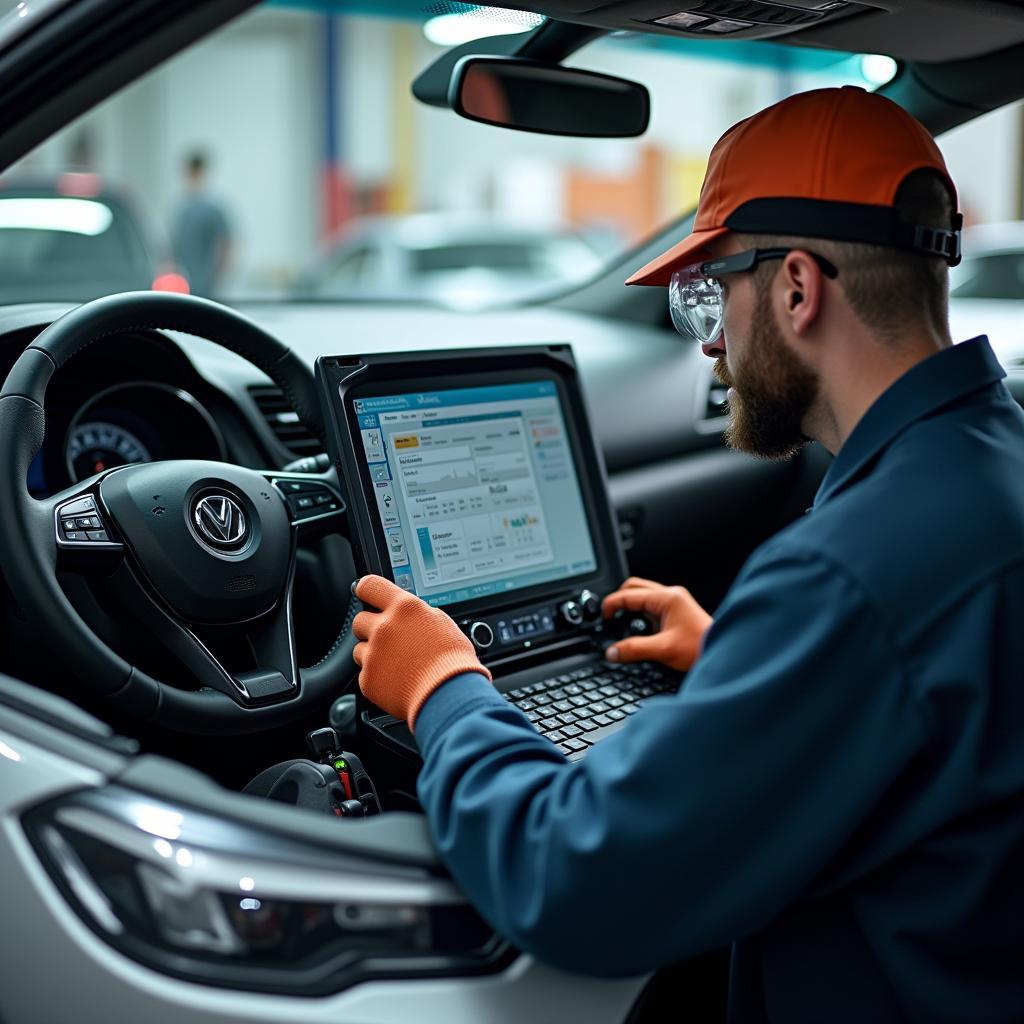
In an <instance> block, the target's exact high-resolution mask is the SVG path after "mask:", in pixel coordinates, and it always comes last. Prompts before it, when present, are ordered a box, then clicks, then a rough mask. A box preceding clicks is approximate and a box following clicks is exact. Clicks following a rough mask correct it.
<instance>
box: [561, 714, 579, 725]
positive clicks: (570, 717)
mask: <svg viewBox="0 0 1024 1024" xmlns="http://www.w3.org/2000/svg"><path fill="white" fill-rule="evenodd" d="M576 718H577V715H576V712H575V711H566V712H565V713H564V714H561V715H559V716H558V720H559V721H560V722H561V723H562V725H572V724H573V722H575V721H576Z"/></svg>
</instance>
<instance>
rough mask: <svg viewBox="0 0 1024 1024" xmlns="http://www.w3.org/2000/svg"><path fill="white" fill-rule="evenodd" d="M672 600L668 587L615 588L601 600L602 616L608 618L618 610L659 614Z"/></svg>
mask: <svg viewBox="0 0 1024 1024" xmlns="http://www.w3.org/2000/svg"><path fill="white" fill-rule="evenodd" d="M671 600H672V591H671V590H670V589H669V588H668V587H658V588H657V589H654V590H651V589H647V588H644V587H636V588H632V587H631V588H630V589H629V590H616V591H615V593H614V594H609V595H608V596H607V597H606V598H605V599H604V600H603V601H602V602H601V611H602V612H603V614H604V617H605V618H606V619H607V618H610V617H611V616H612V615H614V614H615V613H616V612H619V611H623V610H626V611H631V612H650V613H651V614H652V615H661V614H663V613H664V611H665V609H666V608H667V607H668V605H669V603H670V602H671Z"/></svg>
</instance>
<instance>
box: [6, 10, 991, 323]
mask: <svg viewBox="0 0 1024 1024" xmlns="http://www.w3.org/2000/svg"><path fill="white" fill-rule="evenodd" d="M443 6H445V5H440V6H438V5H435V8H436V9H437V10H438V11H439V10H440V9H441V7H443ZM447 9H448V10H450V11H452V12H454V11H462V12H463V13H461V14H457V13H448V14H437V15H434V14H432V13H430V11H428V10H427V9H426V7H425V5H423V4H422V2H418V0H417V2H413V0H406V2H389V3H380V4H373V5H367V4H365V3H359V2H356V0H351V2H348V0H341V2H331V3H326V2H321V3H313V2H309V3H301V2H290V3H277V4H275V3H268V4H264V5H262V6H260V7H258V8H256V9H254V10H253V11H251V12H250V13H248V14H246V15H245V16H243V17H241V18H239V19H237V20H236V21H234V22H233V23H231V24H229V25H228V26H226V27H224V28H223V29H221V30H219V31H218V32H216V33H214V34H213V35H211V36H210V37H209V38H207V39H205V40H203V41H201V42H200V43H199V44H197V45H196V46H194V47H192V48H191V49H189V50H187V51H186V52H184V53H182V54H181V55H179V56H177V57H176V58H174V59H173V60H170V61H168V62H167V63H166V64H164V65H162V66H161V67H160V68H158V69H157V70H155V71H154V72H152V73H151V74H150V75H148V76H147V77H145V78H144V79H142V80H140V81H139V82H137V83H135V84H133V85H132V86H130V87H129V88H127V89H125V90H124V91H122V92H121V93H120V94H118V95H117V96H115V97H113V98H112V99H110V100H108V101H107V102H106V103H104V104H102V105H101V106H100V107H98V108H97V109H95V110H93V111H91V112H90V113H89V114H87V115H86V116H84V117H82V118H81V119H80V120H78V121H77V122H76V123H74V124H72V125H70V126H69V127H67V128H65V129H64V130H62V131H61V132H58V133H57V134H56V135H55V136H54V137H53V138H51V139H49V140H48V141H47V142H46V143H44V144H43V145H42V146H40V147H39V148H38V149H37V150H36V151H35V152H33V153H31V154H30V155H29V156H28V157H27V158H25V159H24V160H23V161H21V162H20V163H19V164H18V165H17V166H16V167H14V168H11V169H9V170H8V171H6V172H4V173H3V174H2V175H0V195H2V194H3V191H4V188H5V187H10V186H11V183H12V182H16V181H19V180H23V179H25V178H31V179H32V180H33V181H34V182H36V183H37V184H38V185H40V186H41V187H44V188H45V187H48V188H50V190H51V192H52V194H54V195H57V194H59V183H60V181H61V179H62V177H64V176H65V175H67V174H68V172H74V173H78V174H81V173H86V174H89V175H92V176H94V178H95V180H96V181H97V182H98V183H99V187H100V188H101V189H102V190H103V192H104V193H106V194H109V195H112V196H114V195H116V196H122V195H124V196H131V197H132V204H131V211H130V213H129V214H128V216H129V217H130V218H131V219H133V220H137V221H138V222H139V223H140V224H141V223H143V222H146V223H149V222H152V223H154V224H155V226H156V229H157V230H156V231H153V232H149V233H148V235H159V236H160V238H162V239H168V240H169V242H168V243H167V244H166V245H164V244H163V243H161V244H159V245H157V246H155V248H156V250H157V251H156V253H155V254H154V255H153V256H152V257H151V262H152V263H153V265H154V266H155V268H156V271H157V276H158V277H160V279H161V280H165V279H172V280H180V279H182V278H184V279H187V280H188V283H189V286H190V288H191V290H192V291H193V292H196V293H198V294H202V295H209V296H212V297H214V298H219V299H223V300H226V301H246V300H250V301H251V300H274V301H292V300H294V301H302V300H305V299H308V298H322V297H324V296H337V297H339V298H341V297H347V298H348V297H352V289H355V297H358V298H362V299H364V300H366V301H379V302H387V301H391V300H393V299H413V300H416V301H424V302H433V303H440V304H443V305H450V306H458V307H460V308H480V307H485V306H487V305H491V304H497V303H508V302H518V301H526V300H532V299H536V298H539V297H543V296H547V295H552V294H558V293H560V292H562V291H564V290H566V289H567V288H570V287H574V286H575V285H577V284H578V283H580V282H582V281H585V280H587V279H589V278H591V277H593V276H594V275H595V274H596V273H598V272H599V271H600V270H601V268H602V267H603V266H605V265H608V264H609V263H611V262H612V261H615V260H617V259H619V258H621V256H622V254H624V253H626V252H628V251H630V250H632V249H633V248H635V247H636V246H637V245H639V244H640V243H641V242H643V241H644V240H646V239H649V238H650V237H651V236H652V235H654V234H655V233H656V232H657V231H659V229H661V228H662V227H663V226H664V225H667V224H669V223H671V222H672V221H674V220H675V219H677V218H678V217H679V216H680V215H681V214H682V213H684V212H685V211H687V210H689V209H692V207H693V206H694V205H695V203H696V200H697V196H698V192H699V188H700V183H701V181H702V179H703V175H704V170H705V167H706V162H707V156H708V153H709V151H710V149H711V147H712V145H713V144H714V142H715V140H716V139H717V138H718V136H719V135H720V134H721V133H722V132H723V131H724V130H725V129H726V128H727V127H728V126H729V125H731V124H733V123H734V122H735V121H737V120H739V119H740V118H742V117H744V116H747V115H749V114H751V113H753V112H755V111H756V110H759V109H761V108H763V107H765V106H767V105H768V104H770V103H772V102H774V101H776V100H778V99H780V98H782V97H783V96H785V95H788V94H791V93H794V92H798V91H801V90H804V89H808V88H814V87H819V86H829V85H838V84H847V83H849V84H856V85H860V86H863V87H865V88H873V87H875V86H877V85H878V84H879V83H880V82H882V81H884V80H885V79H886V78H888V77H890V76H891V75H892V74H893V73H894V71H895V65H894V64H893V62H892V61H887V59H885V58H878V57H873V56H871V55H855V54H854V55H852V54H844V53H837V52H832V51H824V50H812V49H806V48H793V47H782V46H774V45H771V44H765V43H757V44H747V43H741V42H735V41H734V42H732V43H730V42H728V41H725V40H722V41H714V42H712V41H693V40H684V39H675V38H673V37H670V36H660V35H659V36H649V35H645V34H642V33H617V34H615V36H613V37H607V38H603V39H599V40H597V41H596V42H593V43H591V44H589V45H587V46H585V47H583V48H582V49H581V50H580V51H579V52H578V53H576V54H575V55H573V57H572V58H571V59H570V60H569V61H568V62H567V63H569V64H570V65H572V66H576V67H581V68H590V69H594V70H599V71H604V72H607V73H610V74H614V75H621V76H623V77H626V78H631V79H633V80H636V81H639V82H641V83H643V84H644V85H645V86H647V87H648V89H649V90H650V92H651V97H652V118H651V124H650V128H649V129H648V131H647V132H646V133H645V134H644V135H643V136H640V137H639V138H636V139H625V140H617V139H577V138H559V137H551V136H543V135H536V134H530V133H523V132H514V131H508V130H503V129H500V128H495V127H491V126H488V125H483V124H477V123H473V122H470V121H467V120H465V119H462V118H459V117H457V116H456V115H454V114H453V113H452V112H451V111H449V110H446V109H439V108H436V107H431V106H427V105H424V104H422V103H420V102H418V101H416V100H415V99H414V98H413V97H412V95H411V91H410V87H411V83H412V81H413V80H414V79H415V78H416V76H417V75H418V74H419V73H420V72H421V71H423V70H424V69H425V68H427V67H429V66H430V65H431V64H432V63H433V62H434V61H436V60H437V59H438V58H439V57H440V56H441V55H442V54H443V53H444V52H445V50H446V48H447V47H448V46H450V45H454V44H455V43H457V42H459V41H461V40H463V39H467V38H472V37H479V36H488V35H493V34H495V33H496V32H519V33H522V32H528V31H531V30H533V29H534V28H535V27H536V26H537V24H538V21H539V20H540V19H539V18H538V17H536V16H533V15H527V14H524V13H523V12H516V11H503V10H500V9H497V8H482V7H475V6H471V5H454V6H452V5H448V8H447ZM368 12H372V13H368ZM975 148H976V145H975ZM965 151H966V150H965ZM979 191H980V190H979ZM368 225H372V226H373V230H374V237H375V238H379V239H380V240H381V241H380V252H371V251H369V250H363V251H359V252H355V253H351V252H348V246H349V245H350V244H351V243H350V241H349V240H350V239H351V238H352V237H353V236H355V235H357V234H359V233H362V231H363V229H364V227H366V226H368ZM148 235H147V237H148ZM70 244H71V243H69V245H70ZM8 251H9V252H10V253H11V254H12V255H11V257H10V258H11V259H12V260H14V261H15V262H17V260H16V259H15V257H14V255H13V253H14V251H15V250H14V249H13V248H10V249H9V250H8ZM24 252H25V260H24V263H23V264H21V265H20V268H19V269H20V272H21V275H22V277H25V276H28V275H29V274H30V273H34V274H35V284H36V293H35V294H36V297H38V295H39V293H40V291H42V290H48V291H47V293H48V297H51V298H54V299H62V298H63V299H78V298H80V297H81V294H80V293H78V292H76V293H74V294H72V290H70V289H69V287H68V284H67V282H66V280H64V279H59V278H57V277H51V276H50V275H49V274H48V272H47V268H46V265H44V266H43V267H42V268H40V267H39V266H38V265H33V264H32V263H31V258H30V256H31V254H30V251H29V250H28V249H27V248H26V249H24ZM383 252H386V253H387V258H386V260H385V259H384V257H383V256H382V255H381V253H383ZM385 264H386V265H385ZM96 266H97V267H98V266H99V262H97V264H96ZM33 267H34V269H32V268H33ZM371 279H372V284H373V285H374V287H373V288H369V287H367V286H366V285H367V282H368V280H371ZM93 284H94V289H95V290H96V291H97V294H103V293H104V292H107V291H114V290H118V288H119V287H120V282H119V279H117V278H116V276H115V275H113V274H112V275H111V276H110V278H109V280H106V281H102V280H94V282H93ZM86 297H88V296H86Z"/></svg>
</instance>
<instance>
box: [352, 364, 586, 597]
mask: <svg viewBox="0 0 1024 1024" xmlns="http://www.w3.org/2000/svg"><path fill="white" fill-rule="evenodd" d="M353 405H354V410H355V413H356V415H357V418H358V422H359V429H360V435H361V437H362V446H363V454H364V457H365V459H366V464H367V468H368V470H369V474H370V479H371V481H372V485H373V489H374V497H375V501H376V506H377V513H378V515H379V516H380V523H381V526H382V527H383V530H384V536H385V538H386V541H387V548H388V553H389V555H390V558H391V567H392V572H393V574H394V578H395V582H396V583H397V584H398V585H399V586H400V587H403V588H404V589H406V590H409V591H411V592H412V593H414V594H418V595H419V596H420V597H422V598H423V599H424V600H425V601H427V602H428V603H429V604H432V605H435V606H442V605H448V604H455V603H458V602H460V601H468V600H470V599H475V598H479V597H486V596H488V595H492V594H498V593H502V592H504V591H506V590H515V589H518V588H520V587H529V586H534V585H536V584H539V583H547V582H550V581H551V580H557V579H567V578H569V577H572V576H577V575H579V574H581V573H585V572H590V571H591V570H593V569H595V568H596V566H597V563H596V561H595V558H594V548H593V544H592V542H591V538H590V531H589V529H588V527H587V517H586V512H585V509H584V505H583V498H582V495H581V493H580V487H579V481H578V479H577V475H576V468H575V465H574V463H573V457H572V449H571V447H570V444H569V438H568V436H567V434H566V429H565V419H564V417H563V415H562V409H561V405H560V402H559V398H558V391H557V388H556V385H555V383H554V381H537V382H531V383H523V384H504V385H495V386H492V387H480V388H457V389H451V390H446V391H431V392H424V393H416V394H401V395H387V396H381V397H375V398H357V399H354V400H353Z"/></svg>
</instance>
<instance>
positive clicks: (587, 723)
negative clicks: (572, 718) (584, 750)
mask: <svg viewBox="0 0 1024 1024" xmlns="http://www.w3.org/2000/svg"><path fill="white" fill-rule="evenodd" d="M609 721H611V719H609ZM576 724H577V726H579V728H580V729H582V730H583V731H584V732H593V731H594V730H595V729H596V728H597V723H596V722H594V721H592V720H591V719H589V718H584V719H582V720H581V721H579V722H577V723H576Z"/></svg>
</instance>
